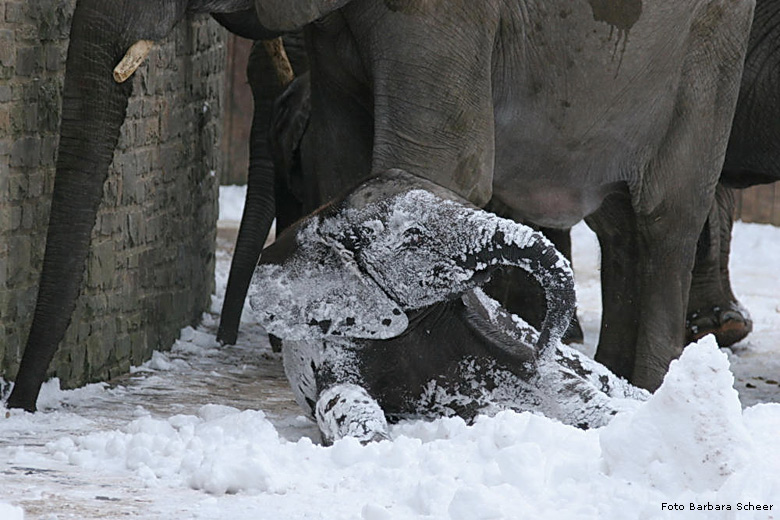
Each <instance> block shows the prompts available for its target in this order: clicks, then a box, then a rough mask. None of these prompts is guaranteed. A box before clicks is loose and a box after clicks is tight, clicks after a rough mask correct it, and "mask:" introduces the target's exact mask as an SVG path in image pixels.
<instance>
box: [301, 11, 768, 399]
mask: <svg viewBox="0 0 780 520" xmlns="http://www.w3.org/2000/svg"><path fill="white" fill-rule="evenodd" d="M752 11H753V3H752V2H737V3H734V2H720V1H695V0H694V1H689V2H679V3H675V4H674V5H671V4H669V3H662V2H655V1H644V2H639V1H629V0H626V1H614V2H601V1H595V0H592V1H588V2H584V1H583V2H577V3H575V4H573V5H572V4H571V3H570V2H562V1H561V2H557V1H554V2H546V3H545V4H544V5H534V6H528V5H526V4H525V3H522V2H511V1H495V2H491V1H487V2H482V3H465V2H462V3H461V2H448V3H446V5H445V3H443V2H437V1H433V0H431V1H423V0H418V1H415V0H410V1H405V2H401V1H394V2H391V1H385V2H381V1H356V2H352V3H350V4H348V5H346V6H345V7H344V8H342V9H340V10H339V11H338V12H337V13H334V14H332V15H330V16H328V17H325V18H323V19H321V20H319V21H318V22H317V23H316V24H312V25H311V26H309V27H308V28H307V30H306V31H307V38H308V41H309V49H310V50H311V56H310V60H311V64H312V71H311V78H312V82H311V86H312V92H311V119H310V121H309V127H308V131H307V132H306V133H305V134H304V136H303V139H302V141H301V161H302V169H301V176H302V185H304V186H306V187H307V191H306V192H304V193H303V194H302V196H303V198H304V204H303V209H304V211H308V210H310V209H313V208H315V207H317V206H318V205H319V204H320V203H321V202H322V201H328V200H332V199H334V198H336V196H337V195H338V194H339V193H340V192H342V191H343V190H344V189H345V187H348V186H354V185H356V184H357V183H358V181H359V180H360V179H361V178H363V177H367V176H375V175H379V174H381V173H382V172H384V171H388V170H391V169H393V168H399V169H401V170H405V171H408V172H410V173H413V174H415V175H417V176H420V177H423V178H426V179H428V180H431V181H433V182H435V183H437V184H439V185H441V186H443V187H445V188H447V189H449V190H451V191H453V192H455V193H456V194H458V195H459V196H460V197H462V198H464V199H466V200H468V201H470V202H471V203H472V204H475V205H477V206H484V205H485V204H486V203H487V202H488V201H489V200H491V199H492V200H493V201H494V203H495V204H497V205H501V206H503V207H506V208H510V209H511V211H512V212H513V215H514V216H515V218H517V219H521V220H524V221H531V222H535V223H537V224H539V225H541V226H544V227H551V228H565V227H567V226H570V225H571V224H573V223H574V222H576V221H579V220H581V219H582V218H585V217H587V218H588V220H589V221H590V223H591V225H592V226H593V227H594V228H595V230H596V232H597V234H598V235H599V239H600V241H601V243H602V246H603V251H604V253H603V255H604V256H603V259H604V262H605V263H604V265H605V266H606V267H605V269H612V270H613V272H615V273H616V276H615V277H614V278H615V285H614V286H612V287H609V288H608V289H609V293H610V294H612V295H613V298H612V299H611V300H609V301H608V302H605V306H604V311H605V312H604V317H603V326H602V334H601V338H600V342H599V347H598V354H597V359H598V360H599V361H601V362H602V363H604V364H605V365H607V366H608V367H609V368H610V369H612V370H613V371H615V372H616V373H618V374H619V375H622V376H625V377H628V378H630V380H631V381H632V382H633V383H635V384H637V385H639V386H642V387H644V388H647V389H651V390H652V389H655V388H656V387H657V386H658V385H659V384H660V382H661V380H662V378H663V375H664V374H665V372H666V369H667V366H668V363H669V362H670V361H671V360H672V359H673V358H675V357H676V356H677V355H678V354H679V353H680V351H681V349H682V347H683V345H684V343H685V311H686V306H687V302H688V293H689V288H690V282H691V271H692V269H693V265H694V252H695V249H696V243H697V239H698V236H699V233H698V230H700V229H702V226H703V225H704V222H705V221H706V219H707V215H708V213H709V211H710V208H711V207H712V205H713V202H714V193H715V188H716V184H717V181H718V178H719V175H720V171H721V166H722V163H723V157H724V152H725V148H726V143H727V138H728V134H729V126H730V123H731V118H732V116H733V111H734V106H735V102H736V98H737V92H738V87H739V78H740V72H741V68H742V63H743V59H744V52H745V48H746V42H747V36H748V33H749V25H750V21H751V16H752ZM705 129H706V131H705ZM344 149H346V150H347V152H346V153H334V152H335V151H338V150H344ZM626 258H633V259H635V261H632V262H625V259H626Z"/></svg>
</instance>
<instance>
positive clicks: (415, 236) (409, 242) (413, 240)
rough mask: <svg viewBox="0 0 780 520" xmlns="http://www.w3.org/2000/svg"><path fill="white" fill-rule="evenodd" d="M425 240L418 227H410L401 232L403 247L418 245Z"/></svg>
mask: <svg viewBox="0 0 780 520" xmlns="http://www.w3.org/2000/svg"><path fill="white" fill-rule="evenodd" d="M424 240H425V235H424V234H423V232H422V230H421V229H420V228H418V227H410V228H408V229H406V230H405V231H404V233H403V241H402V243H403V246H404V247H418V246H419V245H420V244H422V243H423V241H424Z"/></svg>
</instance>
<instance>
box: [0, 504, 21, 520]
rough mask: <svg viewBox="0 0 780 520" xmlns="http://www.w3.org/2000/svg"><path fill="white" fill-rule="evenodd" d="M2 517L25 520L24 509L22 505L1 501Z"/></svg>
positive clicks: (8, 519) (0, 513)
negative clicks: (17, 505)
mask: <svg viewBox="0 0 780 520" xmlns="http://www.w3.org/2000/svg"><path fill="white" fill-rule="evenodd" d="M0 518H2V519H3V520H24V511H23V510H22V508H21V507H16V506H12V505H11V504H6V503H5V502H0Z"/></svg>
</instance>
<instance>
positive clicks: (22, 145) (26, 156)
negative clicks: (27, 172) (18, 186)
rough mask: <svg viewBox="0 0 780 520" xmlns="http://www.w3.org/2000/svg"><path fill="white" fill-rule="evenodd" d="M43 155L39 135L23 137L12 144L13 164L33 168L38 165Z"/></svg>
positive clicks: (17, 166) (13, 165) (16, 166)
mask: <svg viewBox="0 0 780 520" xmlns="http://www.w3.org/2000/svg"><path fill="white" fill-rule="evenodd" d="M40 156H41V139H40V138H39V137H22V138H21V139H17V140H16V141H15V142H14V143H13V144H12V145H11V160H10V163H11V166H12V167H15V168H24V167H27V168H32V167H35V166H37V165H38V162H39V160H40Z"/></svg>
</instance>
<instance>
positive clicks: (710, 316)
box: [487, 0, 780, 347]
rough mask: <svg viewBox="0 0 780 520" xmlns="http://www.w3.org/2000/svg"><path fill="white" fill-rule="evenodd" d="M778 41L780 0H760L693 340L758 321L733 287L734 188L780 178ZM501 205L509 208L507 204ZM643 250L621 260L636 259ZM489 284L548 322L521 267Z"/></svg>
mask: <svg viewBox="0 0 780 520" xmlns="http://www.w3.org/2000/svg"><path fill="white" fill-rule="evenodd" d="M779 45H780V2H777V1H775V0H757V1H756V9H755V15H754V18H753V23H752V26H751V31H750V38H749V43H748V50H747V55H746V58H745V65H744V73H743V75H742V80H741V83H740V90H739V98H738V101H737V106H736V110H735V114H734V120H733V124H732V127H731V134H730V137H729V141H728V147H727V149H726V157H725V160H724V164H723V169H722V171H721V176H720V182H719V183H718V188H717V191H716V198H715V204H713V206H712V208H711V210H710V213H709V215H708V218H707V221H706V223H705V225H704V228H703V229H702V231H701V234H700V236H699V240H698V243H697V250H696V256H695V263H694V268H693V273H692V282H691V291H690V297H689V299H688V307H687V318H686V321H687V326H686V343H687V342H691V341H695V340H696V339H698V338H701V337H702V336H704V335H707V334H714V335H715V337H716V339H717V341H718V344H719V345H720V346H721V347H728V346H731V345H733V344H734V343H737V342H738V341H740V340H742V339H744V338H745V337H746V336H747V335H748V334H749V333H750V332H751V330H752V328H753V323H752V320H751V319H750V314H749V313H748V311H747V310H746V309H745V308H744V306H743V305H742V304H741V303H740V302H739V300H738V299H737V298H736V296H735V295H734V292H733V289H732V287H731V280H730V277H729V269H728V264H729V254H730V250H731V232H732V227H733V224H734V210H735V202H734V190H735V189H743V188H747V187H750V186H755V185H758V184H767V183H772V182H776V181H778V180H780V146H778V143H780V98H778V96H777V89H778V85H780V48H778V46H779ZM496 209H497V210H498V211H497V212H498V213H499V214H501V213H502V208H496ZM505 216H508V217H511V216H512V215H511V214H510V215H505ZM554 231H555V235H553V236H554V237H555V240H554V242H555V243H556V245H557V244H559V243H562V244H564V246H565V244H566V242H567V239H568V233H566V232H562V231H560V230H554ZM607 247H609V246H608V245H607ZM561 250H562V252H564V254H566V255H567V256H568V257H569V258H571V257H570V250H568V249H567V248H566V247H563V248H562V249H561ZM636 254H637V253H636V252H634V256H632V257H626V258H624V259H623V260H622V261H621V262H620V263H622V264H632V263H633V262H635V261H636V260H635V255H636ZM601 276H602V281H603V284H604V287H605V288H608V287H615V286H616V285H617V284H619V280H617V278H619V277H620V276H623V271H622V270H621V269H620V267H618V266H613V268H602V270H601ZM507 286H512V290H510V291H507V290H506V289H505V288H506V287H507ZM487 290H488V291H489V292H491V294H493V295H494V296H495V297H496V298H497V299H498V300H499V301H501V303H502V304H504V305H507V306H508V307H509V308H512V309H514V310H516V311H518V312H519V313H520V314H522V315H523V316H528V318H527V319H528V321H529V322H530V323H531V324H533V325H535V326H538V324H539V323H541V321H540V320H541V318H540V314H539V308H540V307H541V306H542V301H543V300H542V299H540V297H539V294H537V290H536V288H534V287H532V286H531V284H529V283H528V282H527V279H526V278H525V277H524V276H523V275H522V273H518V272H517V271H505V272H502V273H500V275H499V276H496V277H494V279H493V281H492V282H491V285H490V286H488V287H487ZM603 297H604V299H605V304H606V302H608V301H609V300H611V299H614V298H615V296H614V295H610V294H604V296H603ZM618 297H620V298H623V299H625V298H630V296H626V295H620V296H618Z"/></svg>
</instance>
